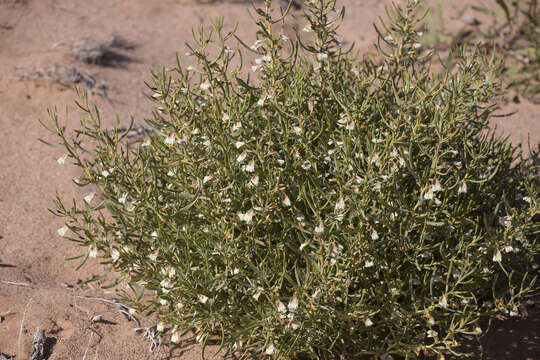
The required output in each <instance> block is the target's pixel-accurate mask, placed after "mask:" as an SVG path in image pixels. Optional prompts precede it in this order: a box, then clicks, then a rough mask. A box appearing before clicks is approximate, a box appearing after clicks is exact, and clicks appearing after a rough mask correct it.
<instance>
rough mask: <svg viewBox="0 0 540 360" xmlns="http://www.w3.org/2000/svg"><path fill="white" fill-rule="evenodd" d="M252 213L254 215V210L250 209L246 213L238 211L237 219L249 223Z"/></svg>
mask: <svg viewBox="0 0 540 360" xmlns="http://www.w3.org/2000/svg"><path fill="white" fill-rule="evenodd" d="M254 215H255V211H253V210H252V209H251V210H249V211H248V212H246V213H238V219H240V221H244V222H245V223H247V224H249V223H251V220H252V219H253V216H254Z"/></svg>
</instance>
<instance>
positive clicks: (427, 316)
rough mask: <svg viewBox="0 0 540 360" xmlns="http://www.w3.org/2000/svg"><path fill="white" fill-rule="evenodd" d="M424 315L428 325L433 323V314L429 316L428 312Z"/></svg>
mask: <svg viewBox="0 0 540 360" xmlns="http://www.w3.org/2000/svg"><path fill="white" fill-rule="evenodd" d="M424 317H425V318H426V320H427V323H428V324H429V325H435V319H434V318H433V316H431V314H429V313H428V314H426V315H424Z"/></svg>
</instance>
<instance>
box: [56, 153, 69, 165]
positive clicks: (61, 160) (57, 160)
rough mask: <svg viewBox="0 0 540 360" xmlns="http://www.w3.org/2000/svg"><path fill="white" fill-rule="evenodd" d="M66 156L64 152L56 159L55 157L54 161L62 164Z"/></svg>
mask: <svg viewBox="0 0 540 360" xmlns="http://www.w3.org/2000/svg"><path fill="white" fill-rule="evenodd" d="M67 156H68V154H64V155H62V156H60V157H59V158H58V159H56V162H57V163H59V164H60V165H64V164H65V163H66V158H67Z"/></svg>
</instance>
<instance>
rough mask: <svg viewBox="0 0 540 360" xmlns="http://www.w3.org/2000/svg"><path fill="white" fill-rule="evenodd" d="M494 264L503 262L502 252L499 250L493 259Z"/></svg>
mask: <svg viewBox="0 0 540 360" xmlns="http://www.w3.org/2000/svg"><path fill="white" fill-rule="evenodd" d="M492 260H493V261H494V262H501V261H502V255H501V252H500V251H499V250H497V251H495V253H494V254H493V259H492Z"/></svg>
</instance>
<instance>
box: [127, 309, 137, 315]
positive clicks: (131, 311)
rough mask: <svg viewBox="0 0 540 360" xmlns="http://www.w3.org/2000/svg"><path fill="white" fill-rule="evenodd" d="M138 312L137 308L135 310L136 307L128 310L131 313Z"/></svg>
mask: <svg viewBox="0 0 540 360" xmlns="http://www.w3.org/2000/svg"><path fill="white" fill-rule="evenodd" d="M136 312H137V310H135V309H134V308H129V310H128V313H129V314H130V315H135V313H136Z"/></svg>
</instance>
